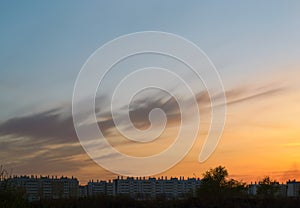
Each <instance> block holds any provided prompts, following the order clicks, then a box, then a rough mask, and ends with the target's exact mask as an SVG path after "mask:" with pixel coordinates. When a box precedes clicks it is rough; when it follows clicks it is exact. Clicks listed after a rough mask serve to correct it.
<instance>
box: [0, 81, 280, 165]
mask: <svg viewBox="0 0 300 208" xmlns="http://www.w3.org/2000/svg"><path fill="white" fill-rule="evenodd" d="M282 90H283V88H280V87H277V86H276V85H275V86H274V85H273V87H272V86H268V87H260V88H256V89H254V90H253V89H249V88H247V87H241V88H236V89H234V90H229V91H227V92H226V97H227V104H229V105H232V104H238V103H242V102H246V101H250V100H251V101H254V100H255V99H265V98H266V97H268V96H271V95H274V94H276V93H279V92H280V91H282ZM213 96H214V98H215V99H216V100H218V99H219V98H220V96H221V95H220V94H216V95H213ZM195 97H196V100H197V102H198V104H199V108H200V110H201V109H202V110H205V111H209V109H210V99H209V95H208V93H207V91H201V92H199V93H197V94H196V95H195ZM187 99H191V98H187ZM97 100H98V102H99V103H98V104H99V105H97V106H100V108H98V109H97V110H96V111H97V112H96V114H97V116H98V121H99V122H98V125H99V128H100V129H101V131H102V132H103V133H104V135H105V136H108V135H110V134H112V132H114V131H113V130H114V128H115V126H114V121H113V119H112V116H111V112H110V111H109V110H105V109H109V108H108V107H107V106H105V105H107V103H105V102H106V100H105V96H103V97H99V98H98V99H97ZM154 108H161V109H162V110H163V111H164V112H165V113H166V116H167V119H168V124H179V120H180V117H181V115H180V110H179V106H178V103H177V102H176V99H174V98H173V97H171V96H170V95H168V94H166V93H165V92H159V93H156V94H155V95H153V96H151V97H146V98H144V99H137V100H134V101H133V102H132V103H131V105H130V108H129V116H130V119H131V121H132V123H133V124H134V125H135V126H136V127H137V128H141V129H143V128H147V127H149V125H150V121H149V119H148V115H149V112H150V111H151V110H152V109H154ZM124 110H125V107H123V108H120V113H117V117H119V119H122V117H123V116H124V114H122V112H124ZM70 112H71V111H70V110H67V111H66V110H65V109H64V108H60V107H57V108H54V109H50V110H47V111H44V112H40V113H35V114H32V115H27V116H23V117H14V118H11V119H9V120H7V121H4V122H3V123H1V124H0V144H1V145H0V150H1V152H0V155H1V158H2V160H4V161H2V162H5V163H6V162H7V161H9V162H10V163H11V164H13V165H14V166H18V167H25V166H26V165H27V166H28V167H29V168H34V167H40V168H44V169H47V170H50V169H51V166H47V165H46V164H50V165H53V166H56V167H61V168H63V167H66V168H68V169H76V168H80V167H82V166H84V165H85V162H84V161H83V160H82V159H80V158H79V156H80V155H81V156H82V155H84V154H85V153H84V150H83V149H82V147H81V146H80V145H79V142H78V139H77V135H76V132H75V129H74V125H73V120H72V115H71V113H70ZM124 125H125V126H126V125H127V124H126V123H125V124H124ZM122 144H124V142H123V143H120V145H122ZM103 157H110V155H103ZM32 161H33V163H32ZM2 162H1V163H2Z"/></svg>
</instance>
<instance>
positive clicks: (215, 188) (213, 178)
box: [197, 166, 279, 199]
mask: <svg viewBox="0 0 300 208" xmlns="http://www.w3.org/2000/svg"><path fill="white" fill-rule="evenodd" d="M278 191H279V183H278V182H277V181H275V180H271V179H270V177H265V178H263V179H262V180H261V181H259V186H258V189H257V197H264V198H270V197H275V196H276V195H277V193H278ZM247 192H248V187H247V185H246V183H244V182H241V181H237V180H235V179H231V178H229V177H228V171H227V169H226V168H225V167H223V166H218V167H216V168H214V169H210V170H208V171H206V172H205V173H204V174H203V178H202V180H201V186H200V188H199V189H198V191H197V193H198V196H199V197H201V198H206V199H207V198H213V199H215V198H222V197H223V198H224V197H225V198H228V197H230V198H240V197H244V196H245V195H247V194H248V193H247Z"/></svg>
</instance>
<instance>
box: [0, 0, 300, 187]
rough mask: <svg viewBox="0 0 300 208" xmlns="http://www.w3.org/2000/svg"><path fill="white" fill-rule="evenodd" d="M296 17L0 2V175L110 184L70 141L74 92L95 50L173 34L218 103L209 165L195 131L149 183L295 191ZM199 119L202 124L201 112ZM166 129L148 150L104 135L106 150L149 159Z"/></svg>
mask: <svg viewBox="0 0 300 208" xmlns="http://www.w3.org/2000/svg"><path fill="white" fill-rule="evenodd" d="M299 11H300V2H299V1H218V2H217V1H188V2H184V1H163V2H162V1H126V2H125V1H106V2H104V1H88V2H86V3H83V2H80V1H63V2H60V1H51V2H42V1H41V2H38V1H32V2H31V1H24V2H21V1H19V2H17V1H1V3H0V17H1V18H0V28H1V33H0V46H1V47H0V72H1V76H0V95H1V97H0V164H3V165H4V166H5V167H7V169H12V172H13V174H43V175H62V174H63V175H68V176H70V175H75V176H77V177H78V178H79V179H80V180H81V182H85V181H87V180H88V179H97V178H98V179H109V178H112V177H114V175H113V174H111V173H109V172H108V171H105V170H103V169H102V168H101V167H99V166H98V165H96V164H95V163H94V162H93V161H92V160H91V159H90V158H89V157H88V156H87V154H86V153H85V152H84V150H83V149H82V148H81V146H80V144H79V142H78V140H77V138H76V135H75V132H74V129H73V124H72V117H71V115H70V106H71V99H72V92H73V86H74V82H75V79H76V76H77V74H78V73H79V71H80V69H81V67H82V65H83V64H84V62H85V61H86V59H87V58H88V57H89V56H90V55H91V54H92V53H93V52H94V51H95V50H96V49H97V48H99V47H100V46H101V45H103V44H104V43H106V42H107V41H110V40H112V39H114V38H116V37H118V36H120V35H124V34H127V33H132V32H138V31H144V30H148V31H149V30H155V31H165V32H170V33H175V34H178V35H181V36H183V37H185V38H187V39H189V40H191V41H192V42H194V43H196V44H197V45H198V46H199V47H200V48H201V49H202V50H204V51H205V53H206V54H207V55H208V56H209V57H210V59H211V60H212V61H213V63H214V64H215V66H216V68H217V69H218V71H219V73H220V75H221V77H222V80H223V83H224V87H225V91H226V95H227V101H228V112H227V123H226V126H225V130H224V134H223V136H222V139H221V142H220V143H219V145H218V148H217V150H216V151H215V152H214V154H213V155H212V156H211V157H210V158H209V159H208V160H207V161H206V162H205V163H202V164H200V163H198V162H197V161H198V160H197V159H198V153H199V150H200V149H201V146H202V144H203V140H204V138H205V134H206V133H207V129H205V128H204V129H203V130H201V131H200V133H199V137H198V140H197V142H196V144H195V145H194V147H193V149H192V150H191V152H190V153H189V154H188V156H187V157H186V158H185V159H184V160H183V161H182V162H180V163H179V164H178V165H177V166H175V167H173V168H171V169H170V170H168V171H167V172H165V173H162V174H161V175H168V176H181V175H184V176H193V175H194V174H196V175H197V176H201V173H203V172H204V171H205V170H207V169H208V168H210V167H214V166H217V165H224V166H226V167H227V168H228V170H229V172H230V174H231V176H232V177H235V178H237V179H243V180H244V181H247V182H249V181H255V180H259V179H261V178H262V177H263V176H264V175H269V176H271V177H273V178H275V179H277V180H279V181H285V180H287V179H288V178H291V179H294V178H296V179H298V180H300V126H299V125H300V120H299V118H300V106H299V102H300V78H299V76H300V38H299V37H300V12H299ZM155 96H157V97H155V98H156V99H149V100H145V102H146V104H147V106H153V105H154V104H155V106H157V105H158V106H159V105H160V104H161V100H160V99H159V98H160V97H159V95H155ZM155 101H157V102H155ZM100 105H103V106H104V105H106V104H105V102H101V103H100ZM136 110H137V111H136V112H137V114H136V117H135V119H137V122H141V123H140V124H141V126H142V127H143V125H144V124H145V123H144V122H143V119H141V118H140V111H139V110H140V109H136ZM142 110H143V109H142ZM201 110H202V112H203V115H204V116H203V118H206V119H204V121H203V122H204V124H205V121H208V120H209V119H208V117H209V113H208V112H207V111H206V110H205V109H200V111H201ZM146 111H147V109H146ZM143 113H145V112H142V114H141V115H144V114H143ZM139 119H140V120H139ZM172 121H174V122H172V124H171V125H169V126H168V129H167V130H168V131H167V132H165V133H164V134H163V135H162V137H164V138H165V140H163V142H161V143H159V145H158V146H153V144H148V145H150V146H149V147H151V148H149V147H148V146H143V147H141V146H131V147H130V148H128V146H127V145H126V144H123V142H122V141H123V140H122V138H120V137H119V136H118V135H117V134H114V133H112V134H111V136H110V137H111V140H112V141H111V142H112V143H113V144H114V143H115V144H116V146H118V148H119V149H120V151H124V152H126V153H129V154H133V155H147V154H153V153H155V152H159V151H161V150H162V149H163V148H164V147H166V146H168V144H170V142H171V140H172V138H173V136H174V134H176V131H177V130H176V129H177V128H176V125H173V124H174V123H175V124H176V123H178V120H177V119H176V117H175V118H173V120H172ZM105 124H107V126H105V127H103V128H107V129H110V130H111V131H114V130H113V127H112V125H111V123H109V121H108V122H107V123H105ZM204 126H205V125H204ZM117 138H118V139H117ZM169 140H170V141H169ZM118 144H121V145H118ZM122 144H123V145H122ZM151 145H152V146H151ZM146 150H147V151H146Z"/></svg>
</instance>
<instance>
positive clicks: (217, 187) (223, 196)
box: [0, 166, 300, 208]
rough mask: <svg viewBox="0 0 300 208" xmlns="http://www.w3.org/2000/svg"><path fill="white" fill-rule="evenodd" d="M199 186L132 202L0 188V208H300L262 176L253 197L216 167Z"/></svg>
mask: <svg viewBox="0 0 300 208" xmlns="http://www.w3.org/2000/svg"><path fill="white" fill-rule="evenodd" d="M202 176H203V177H202V179H201V185H200V187H199V188H198V189H197V191H196V194H194V195H192V194H191V195H190V196H188V197H186V198H180V199H178V198H177V199H176V198H173V199H170V198H166V197H163V196H161V197H158V198H156V199H152V200H149V199H148V200H136V199H133V198H131V197H129V196H124V195H123V196H105V195H101V196H95V197H88V198H73V199H56V200H40V201H35V202H28V201H27V200H26V198H25V196H24V194H22V193H18V192H17V191H12V190H6V189H2V191H0V207H1V208H2V207H3V208H6V207H7V208H10V207H11V208H14V207H18V208H19V207H30V208H40V207H41V208H55V207H59V208H60V207H62V208H64V207H66V208H81V207H84V208H93V207H100V208H102V207H103V208H114V207H116V208H118V207H121V208H127V207H128V208H134V207H184V208H188V207H191V208H196V207H199V208H218V207H222V208H227V207H228V208H239V207H242V208H248V207H249V208H252V207H253V208H254V207H258V208H260V207H261V208H268V207H272V208H277V207H278V208H279V207H283V208H285V207H286V208H289V207H300V199H299V198H286V197H281V196H279V195H277V194H276V193H277V191H278V190H277V188H278V186H277V185H278V184H279V183H278V182H277V181H275V180H271V179H270V178H269V177H265V178H264V179H263V180H262V181H260V182H259V184H260V186H259V187H258V189H257V195H256V196H251V195H249V194H248V187H247V185H246V183H244V182H241V181H237V180H235V179H231V178H229V177H228V171H227V170H226V168H225V167H222V166H218V167H216V168H214V169H210V170H208V171H206V172H205V173H204V174H203V175H202Z"/></svg>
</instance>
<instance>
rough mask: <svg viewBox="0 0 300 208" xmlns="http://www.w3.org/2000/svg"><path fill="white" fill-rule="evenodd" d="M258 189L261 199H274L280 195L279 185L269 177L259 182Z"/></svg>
mask: <svg viewBox="0 0 300 208" xmlns="http://www.w3.org/2000/svg"><path fill="white" fill-rule="evenodd" d="M258 184H259V186H258V188H257V195H258V196H261V197H274V196H276V195H278V191H279V188H280V187H279V183H278V182H277V181H276V180H274V181H272V180H271V179H270V177H269V176H267V177H265V178H263V179H262V180H261V181H259V183H258Z"/></svg>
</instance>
